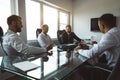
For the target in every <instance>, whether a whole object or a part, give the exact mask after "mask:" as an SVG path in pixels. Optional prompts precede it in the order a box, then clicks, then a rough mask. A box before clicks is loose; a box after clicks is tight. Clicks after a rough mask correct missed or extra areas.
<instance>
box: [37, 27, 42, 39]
mask: <svg viewBox="0 0 120 80" xmlns="http://www.w3.org/2000/svg"><path fill="white" fill-rule="evenodd" d="M41 32H42V29H39V28H37V30H36V38H37V37H38V35H39V34H40V33H41Z"/></svg>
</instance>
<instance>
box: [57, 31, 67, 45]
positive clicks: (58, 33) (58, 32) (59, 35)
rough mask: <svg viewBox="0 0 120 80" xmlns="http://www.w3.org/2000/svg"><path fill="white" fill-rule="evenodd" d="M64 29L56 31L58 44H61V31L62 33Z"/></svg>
mask: <svg viewBox="0 0 120 80" xmlns="http://www.w3.org/2000/svg"><path fill="white" fill-rule="evenodd" d="M64 32H65V30H58V31H57V38H58V41H59V43H60V44H63V41H62V33H64Z"/></svg>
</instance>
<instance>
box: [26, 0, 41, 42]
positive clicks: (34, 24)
mask: <svg viewBox="0 0 120 80" xmlns="http://www.w3.org/2000/svg"><path fill="white" fill-rule="evenodd" d="M26 25H27V27H26V28H27V40H34V39H36V29H37V28H40V3H38V2H35V1H31V0H26Z"/></svg>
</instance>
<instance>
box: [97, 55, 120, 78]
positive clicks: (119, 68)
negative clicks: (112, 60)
mask: <svg viewBox="0 0 120 80" xmlns="http://www.w3.org/2000/svg"><path fill="white" fill-rule="evenodd" d="M95 67H96V68H98V69H100V70H103V71H105V72H107V73H110V74H109V76H108V78H107V80H120V55H119V58H118V60H117V62H116V65H115V67H114V68H113V69H112V70H109V69H105V68H102V67H98V66H95Z"/></svg>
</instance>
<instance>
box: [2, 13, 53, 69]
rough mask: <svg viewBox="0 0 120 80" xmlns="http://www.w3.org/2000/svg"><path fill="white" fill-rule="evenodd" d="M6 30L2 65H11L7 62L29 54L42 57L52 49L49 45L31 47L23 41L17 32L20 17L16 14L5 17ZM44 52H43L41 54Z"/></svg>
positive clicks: (23, 57)
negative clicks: (4, 53) (4, 58)
mask: <svg viewBox="0 0 120 80" xmlns="http://www.w3.org/2000/svg"><path fill="white" fill-rule="evenodd" d="M7 24H8V30H7V32H6V33H5V35H4V36H3V48H4V50H5V51H6V52H7V55H8V56H6V57H7V58H6V60H5V61H4V63H5V64H4V66H6V67H11V64H9V63H15V62H19V61H22V60H24V59H26V58H27V56H29V55H35V54H39V55H41V56H42V57H44V56H47V55H49V54H48V53H44V52H47V51H48V50H50V49H52V47H51V46H47V47H46V48H40V47H33V46H29V45H27V44H25V43H24V41H23V40H22V39H21V38H20V36H19V35H18V34H17V33H19V32H21V28H22V27H23V26H22V18H21V17H20V16H17V15H11V16H9V17H8V18H7ZM43 53H44V54H43Z"/></svg>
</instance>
